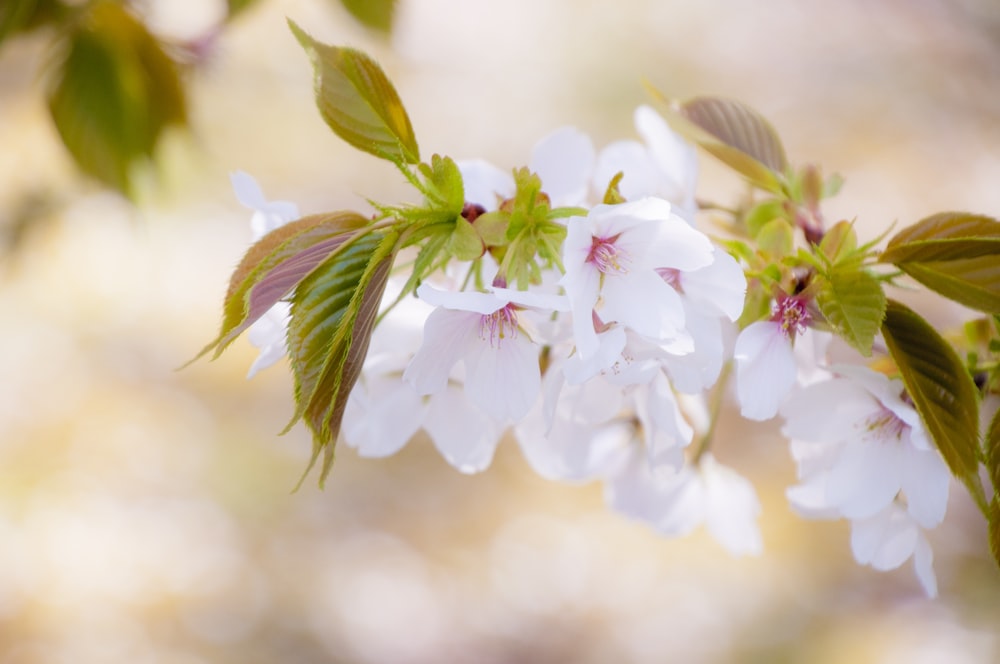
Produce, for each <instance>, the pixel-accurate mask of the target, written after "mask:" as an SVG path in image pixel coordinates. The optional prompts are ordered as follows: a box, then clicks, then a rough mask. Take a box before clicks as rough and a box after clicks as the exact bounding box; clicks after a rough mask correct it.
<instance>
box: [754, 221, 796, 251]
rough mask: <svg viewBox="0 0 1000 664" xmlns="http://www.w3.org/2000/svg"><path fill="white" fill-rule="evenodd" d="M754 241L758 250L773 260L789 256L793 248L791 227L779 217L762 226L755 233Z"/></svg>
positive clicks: (793, 237) (793, 239) (793, 241)
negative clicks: (755, 240)
mask: <svg viewBox="0 0 1000 664" xmlns="http://www.w3.org/2000/svg"><path fill="white" fill-rule="evenodd" d="M756 239H757V247H758V249H760V251H762V252H763V253H764V254H766V255H768V256H771V257H773V258H781V257H783V256H787V255H789V254H790V253H792V249H793V248H794V246H795V233H794V231H793V229H792V226H791V224H789V223H788V222H787V221H786V220H784V219H782V218H781V217H777V218H775V219H772V220H771V221H769V222H767V223H766V224H764V225H763V226H762V227H761V228H760V230H759V231H758V232H757V238H756Z"/></svg>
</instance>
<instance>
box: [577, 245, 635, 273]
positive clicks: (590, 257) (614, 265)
mask: <svg viewBox="0 0 1000 664" xmlns="http://www.w3.org/2000/svg"><path fill="white" fill-rule="evenodd" d="M616 240H618V236H617V235H615V236H614V237H595V238H593V240H592V242H591V244H590V253H588V254H587V262H588V263H592V264H593V265H595V266H596V267H597V269H598V270H600V271H601V273H602V274H607V273H609V272H618V273H620V274H624V273H625V272H628V270H627V269H625V263H627V262H628V254H627V253H625V252H624V251H622V249H621V247H618V246H617V245H616V244H615V241H616Z"/></svg>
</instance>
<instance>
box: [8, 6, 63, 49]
mask: <svg viewBox="0 0 1000 664" xmlns="http://www.w3.org/2000/svg"><path fill="white" fill-rule="evenodd" d="M65 13H66V12H65V8H64V7H63V6H62V5H61V4H60V3H59V2H58V0H3V2H0V44H3V42H4V40H5V39H7V38H8V37H13V36H14V35H16V34H18V33H21V32H28V31H29V30H33V29H35V28H37V27H40V26H42V25H45V24H47V23H59V22H60V21H61V20H62V19H63V16H64V14H65Z"/></svg>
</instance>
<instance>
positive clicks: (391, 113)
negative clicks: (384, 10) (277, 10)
mask: <svg viewBox="0 0 1000 664" xmlns="http://www.w3.org/2000/svg"><path fill="white" fill-rule="evenodd" d="M288 25H289V27H291V29H292V32H293V33H294V34H295V38H296V39H298V41H299V43H300V44H301V45H302V48H304V49H305V51H306V53H307V54H308V55H309V59H310V60H312V64H313V72H314V74H315V92H316V105H317V106H318V107H319V111H320V114H321V115H322V116H323V119H324V120H325V121H326V123H327V125H329V126H330V128H331V129H333V131H334V133H336V134H337V135H338V136H340V137H341V138H342V139H344V140H345V141H347V142H348V143H350V144H351V145H353V146H354V147H356V148H358V149H359V150H364V151H365V152H368V153H371V154H373V155H375V156H376V157H379V158H381V159H387V160H389V161H391V162H393V163H395V164H397V165H403V164H416V163H418V162H419V161H420V150H419V148H418V147H417V139H416V136H414V134H413V127H412V126H411V125H410V118H409V116H408V115H407V114H406V109H405V108H403V102H402V101H400V99H399V95H398V94H397V93H396V89H395V88H394V87H393V86H392V83H391V82H390V81H389V79H388V78H387V77H386V75H385V72H383V71H382V68H381V67H379V66H378V63H376V62H375V61H374V60H372V59H371V58H369V57H368V56H367V55H365V54H364V53H362V52H361V51H357V50H355V49H352V48H340V47H337V46H328V45H326V44H321V43H320V42H317V41H316V40H314V39H313V38H312V37H310V36H309V35H308V34H306V33H305V32H304V31H303V30H302V29H301V28H299V26H297V25H296V24H295V23H294V22H292V21H289V22H288Z"/></svg>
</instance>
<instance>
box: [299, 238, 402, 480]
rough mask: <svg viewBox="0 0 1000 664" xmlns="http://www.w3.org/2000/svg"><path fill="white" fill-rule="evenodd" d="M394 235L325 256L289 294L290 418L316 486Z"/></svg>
mask: <svg viewBox="0 0 1000 664" xmlns="http://www.w3.org/2000/svg"><path fill="white" fill-rule="evenodd" d="M396 239H397V238H396V235H395V234H390V235H387V236H382V235H378V234H374V233H372V234H369V235H366V236H365V237H363V238H361V239H359V240H358V241H357V242H355V243H354V244H353V245H351V246H350V247H348V248H347V249H346V250H345V251H344V252H342V253H340V254H337V255H336V256H333V257H331V258H330V259H329V260H327V261H326V262H324V263H323V264H322V265H321V266H319V267H318V268H317V269H316V270H314V271H313V272H312V274H310V275H309V277H307V278H306V279H305V280H304V281H303V282H302V283H300V284H299V286H298V287H297V288H296V290H295V295H294V297H293V299H292V317H291V321H290V323H289V327H288V353H289V356H290V358H291V361H292V369H293V371H294V374H295V401H296V404H297V408H296V413H295V416H294V417H293V418H292V421H291V423H289V427H290V426H291V425H292V424H294V423H295V422H296V421H298V420H299V419H300V418H304V419H305V421H306V424H307V425H308V426H309V428H310V430H311V431H312V433H313V457H312V461H310V463H309V467H308V468H307V469H306V472H305V474H304V475H303V479H304V478H305V475H306V474H308V472H309V470H310V469H311V468H312V467H313V465H314V464H315V463H316V461H317V459H318V458H319V456H320V454H321V453H322V455H323V464H322V469H321V472H320V486H322V485H323V482H324V481H325V479H326V476H327V474H328V473H329V472H330V468H331V467H332V464H333V458H334V447H335V445H336V441H337V436H338V435H339V433H340V423H341V421H342V419H343V417H344V409H345V408H346V406H347V398H348V396H349V395H350V392H351V388H352V387H353V386H354V383H355V382H357V379H358V376H359V375H360V374H361V367H362V365H363V363H364V359H365V355H366V354H367V352H368V343H369V341H370V340H371V334H372V330H373V328H374V326H375V319H376V314H377V312H378V305H379V302H380V301H381V299H382V293H383V292H384V290H385V284H386V282H387V281H388V278H389V268H390V267H391V266H392V257H393V251H394V248H395V243H396Z"/></svg>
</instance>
